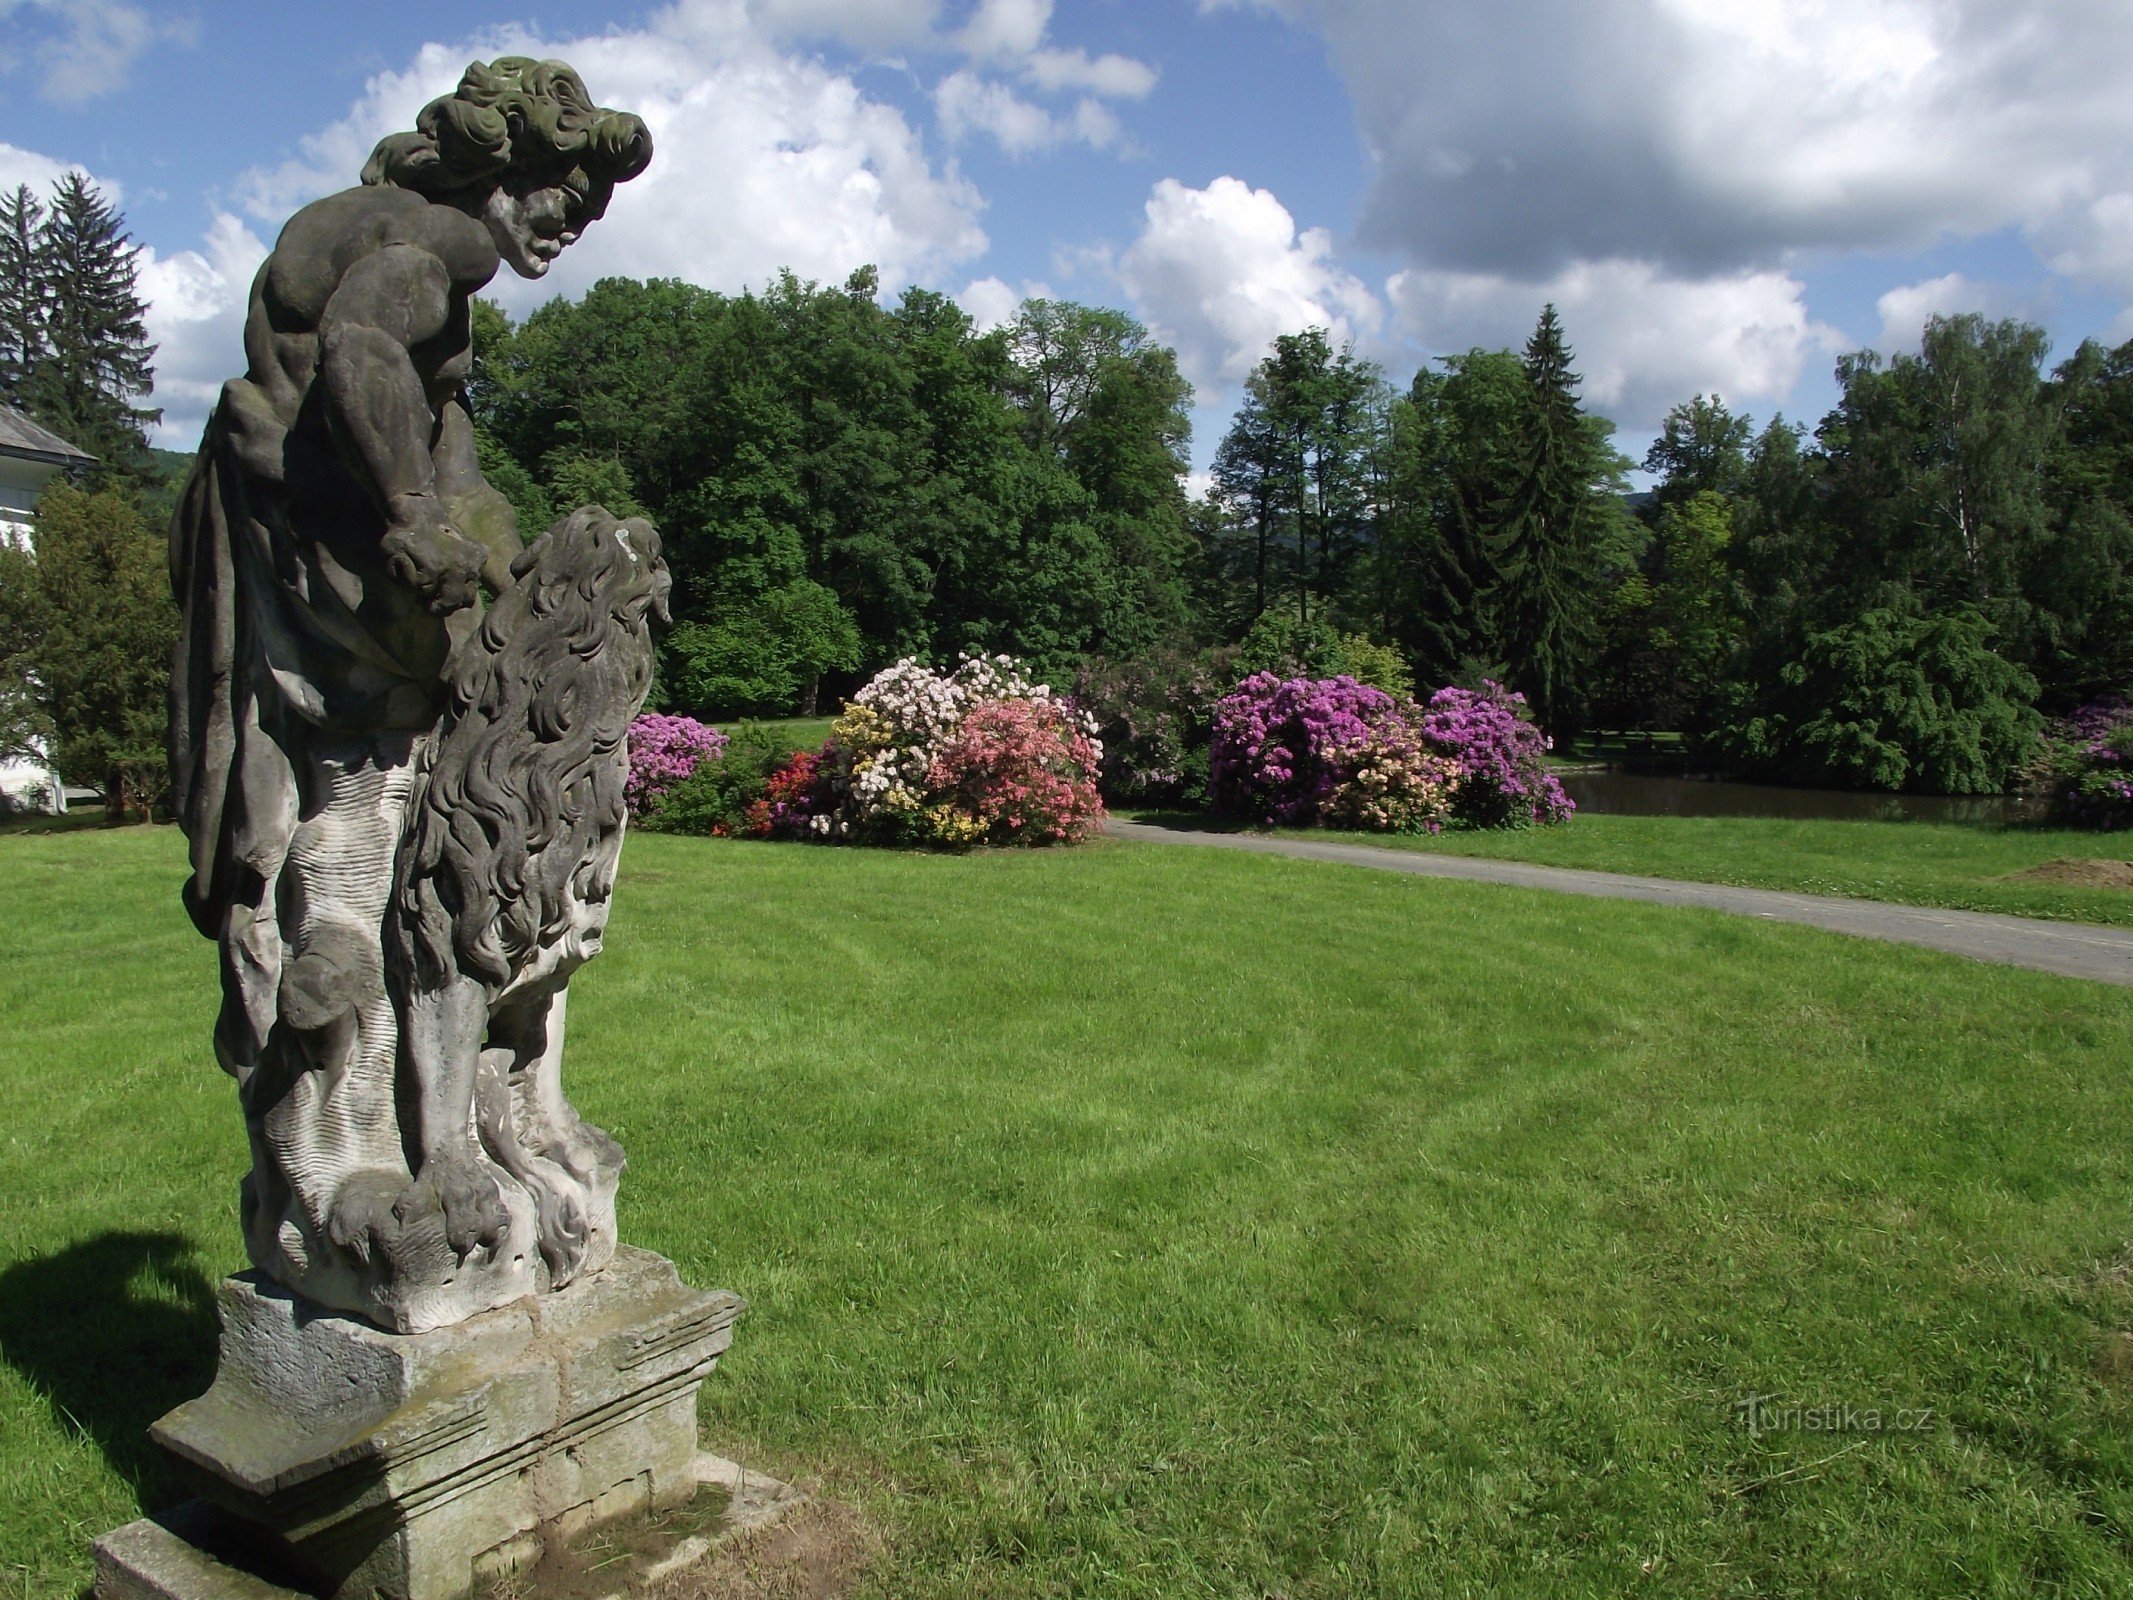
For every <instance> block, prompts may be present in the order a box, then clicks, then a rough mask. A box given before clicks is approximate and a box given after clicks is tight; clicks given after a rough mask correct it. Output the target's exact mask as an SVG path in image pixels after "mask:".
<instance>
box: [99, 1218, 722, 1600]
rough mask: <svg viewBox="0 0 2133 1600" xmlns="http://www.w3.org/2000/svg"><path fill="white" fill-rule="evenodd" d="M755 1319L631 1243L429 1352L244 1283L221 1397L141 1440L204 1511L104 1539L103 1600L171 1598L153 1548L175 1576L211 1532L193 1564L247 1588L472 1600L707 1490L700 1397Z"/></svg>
mask: <svg viewBox="0 0 2133 1600" xmlns="http://www.w3.org/2000/svg"><path fill="white" fill-rule="evenodd" d="M743 1309H744V1307H743V1304H742V1302H741V1300H740V1299H739V1298H738V1297H737V1296H734V1295H732V1294H728V1293H726V1292H725V1291H723V1290H712V1291H709V1292H701V1291H697V1290H692V1289H688V1288H685V1287H684V1286H683V1285H682V1283H681V1281H680V1280H679V1278H678V1277H677V1276H676V1274H675V1271H674V1267H673V1264H672V1263H671V1262H669V1261H667V1260H666V1259H665V1258H664V1257H661V1256H656V1255H653V1254H651V1253H650V1252H648V1251H643V1250H633V1249H630V1248H628V1247H623V1248H621V1249H619V1250H617V1252H616V1254H615V1258H614V1261H613V1263H612V1264H611V1265H610V1266H608V1267H607V1268H606V1269H605V1270H604V1271H601V1272H597V1273H594V1274H592V1275H591V1276H589V1277H587V1278H585V1279H582V1280H581V1281H579V1282H578V1283H575V1284H573V1285H572V1286H571V1287H569V1288H568V1289H564V1290H562V1291H560V1292H558V1293H554V1294H546V1295H538V1296H529V1297H527V1298H526V1299H523V1300H519V1301H516V1302H514V1303H513V1304H511V1305H507V1306H503V1307H500V1308H498V1309H497V1310H494V1311H489V1312H484V1313H482V1314H481V1315H480V1316H476V1317H473V1318H470V1319H469V1320H467V1321H465V1322H463V1323H459V1324H458V1325H456V1326H454V1327H450V1328H444V1329H439V1330H437V1331H436V1332H433V1333H422V1334H394V1333H385V1332H382V1331H380V1330H378V1329H376V1328H373V1327H371V1326H369V1325H368V1324H366V1323H362V1322H358V1321H356V1320H354V1319H353V1318H349V1317H343V1316H339V1315H335V1314H330V1313H324V1312H321V1311H319V1310H318V1308H316V1307H315V1306H312V1305H310V1304H309V1303H308V1302H305V1301H301V1300H297V1299H296V1298H294V1297H293V1296H291V1295H290V1294H289V1293H288V1291H286V1290H284V1289H282V1288H280V1287H279V1286H277V1285H275V1284H272V1283H270V1282H268V1281H267V1280H265V1279H264V1278H262V1277H261V1276H260V1275H258V1274H256V1273H246V1274H244V1275H242V1276H240V1277H236V1278H232V1279H230V1280H228V1281H227V1282H226V1283H225V1284H224V1285H223V1287H222V1291H221V1295H220V1311H221V1316H222V1352H221V1361H220V1364H219V1366H218V1367H217V1369H216V1373H215V1382H214V1385H213V1387H212V1388H210V1389H209V1390H208V1392H207V1393H206V1394H204V1395H202V1396H201V1397H200V1398H199V1399H197V1400H193V1401H190V1402H188V1403H187V1404H185V1405H182V1406H179V1407H178V1408H177V1409H176V1410H175V1411H172V1412H171V1413H170V1414H169V1415H168V1416H166V1417H164V1418H163V1420H162V1421H160V1422H158V1423H157V1424H156V1425H155V1427H154V1428H153V1429H152V1430H151V1433H152V1436H153V1437H154V1438H155V1440H156V1441H157V1443H159V1444H161V1445H162V1446H163V1447H164V1448H165V1449H167V1450H169V1451H170V1452H171V1453H172V1454H173V1455H175V1456H176V1457H177V1458H178V1460H179V1461H180V1462H181V1463H183V1465H184V1468H185V1471H186V1474H187V1476H188V1477H189V1478H190V1479H191V1480H192V1481H193V1483H194V1484H195V1485H196V1486H197V1488H198V1490H199V1492H200V1494H201V1496H202V1499H203V1500H204V1501H205V1502H206V1505H207V1507H210V1508H212V1511H211V1512H210V1511H205V1510H203V1511H196V1512H193V1513H191V1514H190V1515H191V1516H192V1517H193V1521H192V1523H190V1524H188V1523H187V1522H185V1521H184V1519H182V1518H181V1519H177V1520H173V1519H169V1518H166V1519H164V1521H163V1522H162V1523H161V1524H145V1523H136V1524H133V1525H131V1526H130V1527H128V1528H122V1529H119V1530H118V1531H117V1532H115V1533H112V1534H107V1535H106V1536H105V1537H104V1538H103V1539H101V1540H99V1541H98V1543H97V1585H96V1588H97V1593H98V1595H99V1596H101V1597H103V1600H141V1597H142V1596H144V1595H148V1594H161V1595H170V1594H172V1593H173V1586H172V1584H171V1583H170V1582H167V1581H163V1580H159V1579H158V1578H157V1577H156V1575H155V1574H154V1573H151V1572H146V1571H143V1570H142V1566H143V1552H144V1551H154V1552H160V1555H159V1556H158V1557H157V1559H159V1560H160V1561H161V1563H162V1565H163V1566H164V1567H166V1568H170V1569H172V1570H176V1569H177V1568H182V1567H184V1565H185V1562H184V1561H183V1560H179V1559H177V1556H178V1547H179V1546H180V1545H181V1544H182V1543H183V1538H184V1537H186V1536H187V1534H186V1530H187V1529H188V1528H189V1527H198V1528H202V1529H205V1528H208V1527H210V1526H212V1527H214V1528H215V1529H217V1530H219V1531H217V1532H216V1533H215V1534H214V1535H213V1537H212V1539H211V1540H207V1542H209V1543H212V1544H213V1545H214V1546H215V1548H213V1549H211V1550H209V1551H206V1552H204V1553H200V1554H201V1559H202V1560H203V1561H206V1562H207V1564H208V1565H209V1566H217V1565H218V1564H219V1569H220V1570H223V1571H226V1572H235V1573H239V1574H247V1575H248V1576H249V1579H250V1580H252V1581H257V1582H261V1583H263V1584H266V1585H270V1586H278V1587H280V1588H283V1589H289V1588H293V1589H297V1590H301V1591H304V1592H307V1593H310V1594H314V1595H320V1596H326V1597H329V1600H460V1597H462V1596H464V1595H466V1594H467V1593H468V1592H469V1590H470V1589H472V1588H473V1587H474V1585H475V1584H476V1582H477V1581H478V1580H480V1579H483V1578H486V1577H490V1576H497V1575H501V1574H502V1573H503V1572H505V1571H508V1570H511V1569H513V1568H515V1567H518V1566H521V1565H524V1564H526V1563H527V1562H528V1561H530V1559H531V1558H532V1557H533V1556H534V1555H537V1554H538V1553H539V1549H540V1547H541V1544H542V1542H543V1540H547V1539H555V1538H558V1537H560V1538H565V1539H567V1538H569V1537H570V1536H571V1535H573V1534H575V1533H577V1532H579V1531H582V1530H583V1529H586V1528H589V1527H591V1526H593V1525H594V1524H596V1523H601V1522H606V1521H610V1520H613V1519H615V1518H618V1517H621V1516H624V1515H626V1514H628V1513H630V1512H633V1511H637V1510H641V1509H643V1508H645V1507H647V1506H659V1505H666V1504H672V1503H675V1502H677V1501H680V1500H685V1499H687V1498H689V1497H690V1496H692V1495H694V1494H695V1493H696V1492H697V1489H698V1487H699V1484H700V1482H701V1481H702V1475H701V1472H700V1469H699V1465H698V1454H697V1447H696V1395H697V1390H698V1389H699V1388H700V1387H701V1386H702V1384H703V1381H704V1379H705V1378H706V1377H707V1376H709V1374H710V1372H711V1369H712V1368H713V1366H714V1365H716V1363H717V1361H718V1358H719V1356H720V1355H721V1354H722V1353H723V1352H724V1351H725V1349H726V1347H727V1345H728V1344H729V1343H730V1342H731V1340H732V1337H733V1322H734V1319H735V1317H737V1316H738V1315H739V1314H740V1312H741V1311H742V1310H743ZM215 1513H219V1515H217V1514H215ZM151 1530H152V1531H151ZM173 1530H176V1531H175V1532H174V1531H173ZM202 1537H203V1539H206V1536H205V1535H203V1536H202ZM209 1557H213V1558H215V1559H214V1560H211V1561H210V1560H208V1558H209ZM201 1570H203V1571H204V1570H205V1568H204V1567H203V1568H202V1569H201ZM193 1587H196V1585H194V1584H192V1583H186V1582H182V1581H181V1583H180V1588H181V1589H190V1588H193ZM223 1587H224V1588H225V1589H227V1588H228V1587H229V1586H228V1585H224V1586H223Z"/></svg>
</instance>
